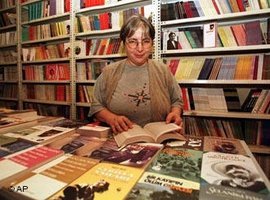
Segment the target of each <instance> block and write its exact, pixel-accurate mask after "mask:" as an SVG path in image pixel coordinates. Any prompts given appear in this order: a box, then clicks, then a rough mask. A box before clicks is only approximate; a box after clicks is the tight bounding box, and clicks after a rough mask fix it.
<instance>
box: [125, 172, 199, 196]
mask: <svg viewBox="0 0 270 200" xmlns="http://www.w3.org/2000/svg"><path fill="white" fill-rule="evenodd" d="M125 199H126V200H141V199H151V200H156V199H184V200H198V199H199V185H198V184H197V183H194V182H192V181H188V180H185V179H181V178H174V177H170V176H166V175H162V174H157V173H151V172H145V173H143V175H142V177H141V178H140V180H139V181H138V182H137V183H136V185H135V186H134V187H133V188H132V190H131V191H130V193H129V194H128V196H127V197H126V198H125Z"/></svg>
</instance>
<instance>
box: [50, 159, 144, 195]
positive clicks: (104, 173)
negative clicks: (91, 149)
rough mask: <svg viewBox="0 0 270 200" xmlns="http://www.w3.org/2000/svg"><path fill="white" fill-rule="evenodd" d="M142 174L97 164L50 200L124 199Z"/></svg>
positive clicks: (126, 168) (135, 169) (120, 167)
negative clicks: (74, 199)
mask: <svg viewBox="0 0 270 200" xmlns="http://www.w3.org/2000/svg"><path fill="white" fill-rule="evenodd" d="M142 173H143V170H142V169H139V168H134V167H128V166H123V165H116V164H110V163H99V164H97V165H95V166H94V167H93V168H91V169H90V170H89V171H87V172H86V173H84V174H83V175H82V176H80V177H79V178H78V179H76V180H75V181H73V182H72V183H71V184H69V185H68V186H67V187H66V188H65V189H63V190H62V191H60V192H58V193H57V194H55V195H54V196H52V197H51V199H73V198H81V199H95V200H99V199H100V200H104V199H124V198H125V197H126V195H127V194H128V193H129V191H130V190H131V189H132V187H133V186H134V185H135V183H136V182H137V181H138V179H139V178H140V176H141V175H142Z"/></svg>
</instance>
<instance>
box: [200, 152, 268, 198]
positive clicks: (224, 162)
mask: <svg viewBox="0 0 270 200" xmlns="http://www.w3.org/2000/svg"><path fill="white" fill-rule="evenodd" d="M205 155H207V154H205ZM205 155H204V157H203V164H202V172H201V177H202V179H203V182H206V183H208V184H213V185H220V186H226V187H233V188H237V189H241V190H248V191H253V192H259V193H262V194H264V193H268V190H267V187H266V185H265V183H264V181H263V179H262V177H261V176H260V173H259V171H258V170H257V168H256V166H255V165H254V163H253V161H252V160H251V158H249V157H247V156H242V155H231V154H226V155H224V154H223V153H215V152H210V154H209V153H208V156H205Z"/></svg>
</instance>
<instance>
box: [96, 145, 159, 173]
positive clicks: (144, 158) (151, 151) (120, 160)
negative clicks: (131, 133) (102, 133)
mask: <svg viewBox="0 0 270 200" xmlns="http://www.w3.org/2000/svg"><path fill="white" fill-rule="evenodd" d="M162 148H163V145H162V144H155V143H134V144H129V145H127V146H126V147H125V148H122V149H119V150H115V151H113V152H109V154H107V155H106V156H105V154H104V153H103V154H102V155H103V158H100V159H102V161H103V162H111V163H117V164H120V165H126V166H132V167H141V168H146V167H147V166H148V165H149V164H150V162H151V161H152V159H153V158H154V157H155V156H156V155H158V153H159V152H160V150H161V149H162ZM97 151H98V150H97ZM97 151H96V152H93V154H96V153H97Z"/></svg>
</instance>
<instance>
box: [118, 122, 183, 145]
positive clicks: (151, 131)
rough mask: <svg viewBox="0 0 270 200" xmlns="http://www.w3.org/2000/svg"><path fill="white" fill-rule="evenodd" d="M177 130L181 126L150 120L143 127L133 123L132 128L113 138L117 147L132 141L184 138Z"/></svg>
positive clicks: (161, 140) (153, 141)
mask: <svg viewBox="0 0 270 200" xmlns="http://www.w3.org/2000/svg"><path fill="white" fill-rule="evenodd" d="M179 130H181V127H180V126H178V125H176V124H174V123H169V124H166V123H165V122H151V123H148V124H146V125H145V126H144V127H143V128H142V127H141V126H139V125H136V124H134V125H133V128H132V129H129V130H128V131H124V132H122V133H120V134H117V135H115V136H114V139H115V141H116V143H117V145H118V146H119V147H122V146H126V145H128V144H131V143H134V142H152V143H161V142H163V141H165V140H168V139H177V140H185V137H184V136H183V135H181V134H180V133H179Z"/></svg>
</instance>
